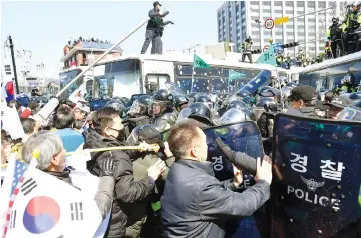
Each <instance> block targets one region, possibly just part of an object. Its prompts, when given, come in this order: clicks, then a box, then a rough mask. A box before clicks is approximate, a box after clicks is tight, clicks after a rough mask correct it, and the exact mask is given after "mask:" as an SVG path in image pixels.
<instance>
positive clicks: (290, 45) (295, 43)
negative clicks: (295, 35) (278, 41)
mask: <svg viewBox="0 0 361 238" xmlns="http://www.w3.org/2000/svg"><path fill="white" fill-rule="evenodd" d="M296 46H299V43H298V42H292V43H287V44H284V45H281V47H282V48H292V47H296Z"/></svg>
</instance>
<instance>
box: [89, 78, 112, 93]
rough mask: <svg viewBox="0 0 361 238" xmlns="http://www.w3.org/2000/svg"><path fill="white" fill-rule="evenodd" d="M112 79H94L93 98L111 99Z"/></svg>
mask: <svg viewBox="0 0 361 238" xmlns="http://www.w3.org/2000/svg"><path fill="white" fill-rule="evenodd" d="M113 86H114V78H106V77H104V76H101V77H95V78H94V90H95V91H94V97H96V98H111V97H113Z"/></svg>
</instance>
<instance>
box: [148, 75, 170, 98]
mask: <svg viewBox="0 0 361 238" xmlns="http://www.w3.org/2000/svg"><path fill="white" fill-rule="evenodd" d="M169 81H170V77H169V75H165V74H163V75H159V74H147V75H146V76H145V82H144V86H145V88H146V90H147V91H146V93H152V92H155V91H157V90H159V89H165V88H166V87H165V83H166V82H169Z"/></svg>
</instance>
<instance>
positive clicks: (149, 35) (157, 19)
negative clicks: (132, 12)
mask: <svg viewBox="0 0 361 238" xmlns="http://www.w3.org/2000/svg"><path fill="white" fill-rule="evenodd" d="M157 5H160V4H159V2H154V3H153V6H154V8H153V9H152V10H150V11H149V13H148V16H149V17H150V20H149V21H148V24H147V30H146V32H145V41H144V44H143V47H142V51H141V54H145V52H146V51H147V50H148V47H149V44H150V42H153V47H154V52H155V54H162V50H163V43H162V39H161V31H162V18H163V17H165V16H166V15H168V14H169V12H168V11H167V12H165V13H164V14H161V13H160V11H159V10H158V9H157V8H156V6H157ZM160 6H161V5H160Z"/></svg>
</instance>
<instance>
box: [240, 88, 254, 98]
mask: <svg viewBox="0 0 361 238" xmlns="http://www.w3.org/2000/svg"><path fill="white" fill-rule="evenodd" d="M237 96H238V97H242V98H245V97H250V96H252V94H251V93H250V92H248V91H247V90H240V91H238V92H237Z"/></svg>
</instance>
